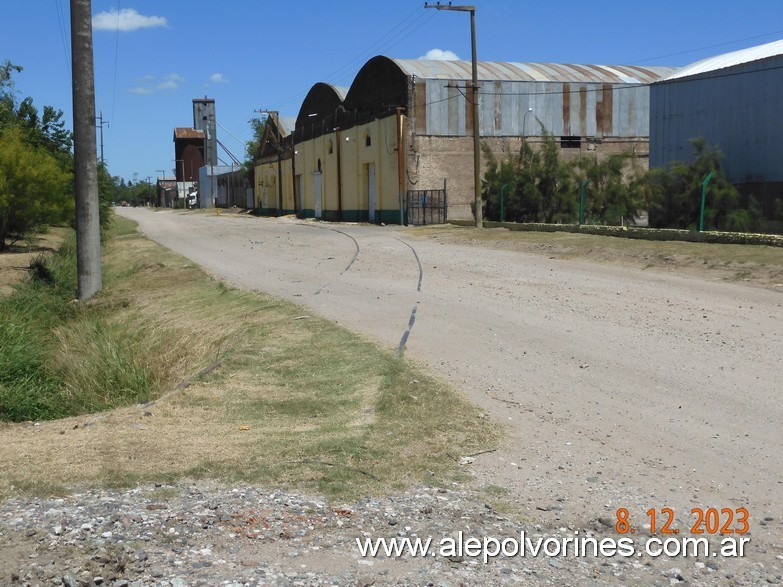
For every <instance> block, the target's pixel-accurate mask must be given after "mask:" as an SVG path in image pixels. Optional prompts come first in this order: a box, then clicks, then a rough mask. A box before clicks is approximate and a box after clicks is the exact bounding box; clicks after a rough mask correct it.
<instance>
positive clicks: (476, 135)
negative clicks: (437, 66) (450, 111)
mask: <svg viewBox="0 0 783 587" xmlns="http://www.w3.org/2000/svg"><path fill="white" fill-rule="evenodd" d="M424 8H434V9H436V10H455V11H457V12H470V52H471V64H472V78H473V79H472V86H473V87H472V91H471V96H470V100H471V101H472V102H473V196H474V200H475V202H474V206H475V208H476V213H475V217H476V228H483V226H484V210H483V209H482V204H481V139H480V129H479V103H478V90H479V88H478V63H477V61H476V7H475V6H452V5H451V2H449V3H448V4H441V3H440V2H438V3H437V4H427V3H425V4H424Z"/></svg>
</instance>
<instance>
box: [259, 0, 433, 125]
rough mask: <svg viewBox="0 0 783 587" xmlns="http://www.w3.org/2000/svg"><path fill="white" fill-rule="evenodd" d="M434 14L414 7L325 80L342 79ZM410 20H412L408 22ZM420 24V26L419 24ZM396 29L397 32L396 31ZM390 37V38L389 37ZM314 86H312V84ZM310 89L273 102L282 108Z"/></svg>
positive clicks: (300, 98)
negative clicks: (356, 66) (359, 64)
mask: <svg viewBox="0 0 783 587" xmlns="http://www.w3.org/2000/svg"><path fill="white" fill-rule="evenodd" d="M433 17H434V15H433V14H430V15H428V14H427V13H426V12H420V7H417V8H416V9H414V10H413V11H412V12H411V13H410V14H408V16H406V17H405V18H404V19H402V20H401V21H400V22H399V23H397V24H396V25H395V26H394V27H392V28H391V29H390V30H389V32H387V33H386V34H384V35H382V36H381V37H380V38H379V39H378V40H377V41H375V42H374V43H372V44H371V45H370V46H369V47H368V48H367V49H364V50H363V51H361V52H359V53H358V54H357V55H356V56H355V57H353V58H352V59H351V60H349V61H348V62H347V63H346V64H345V65H343V66H341V67H339V68H337V69H336V70H334V71H333V72H332V73H330V74H328V75H326V76H324V78H322V79H324V80H326V82H327V83H332V84H334V83H335V80H341V79H344V76H343V75H341V74H343V73H345V72H347V71H350V70H351V69H352V68H354V67H355V65H356V64H357V63H358V62H360V61H361V60H362V59H363V57H364V56H366V55H368V54H370V53H371V52H374V51H375V49H376V48H377V49H378V50H381V49H382V48H391V47H394V46H396V45H398V44H399V43H400V42H402V41H403V40H404V39H406V38H407V37H409V36H410V35H411V34H412V33H413V32H415V31H416V30H418V29H419V28H421V27H422V26H423V25H424V24H426V22H427V21H429V20H430V19H431V18H433ZM411 19H412V20H411ZM422 19H424V22H421V23H420V24H419V21H421V20H422ZM408 21H410V22H408ZM417 25H418V26H417ZM395 31H396V32H395ZM387 37H388V39H387ZM311 87H312V86H311ZM309 91H310V88H307V89H306V90H304V91H300V92H297V93H295V94H293V95H291V96H288V97H286V98H283V99H282V100H280V101H278V102H275V103H274V104H272V105H273V106H275V107H277V108H278V109H280V108H281V107H282V106H285V105H287V104H290V103H294V102H297V101H301V100H302V99H303V98H304V97H305V96H306V95H307V93H308V92H309Z"/></svg>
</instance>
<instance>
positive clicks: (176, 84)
mask: <svg viewBox="0 0 783 587" xmlns="http://www.w3.org/2000/svg"><path fill="white" fill-rule="evenodd" d="M141 81H142V84H141V85H139V86H136V87H135V88H131V89H130V90H129V91H130V92H131V93H132V94H152V93H154V92H165V91H170V90H178V89H179V88H180V86H181V85H182V83H183V82H184V81H185V78H184V77H182V76H181V75H179V74H178V73H170V74H169V75H167V76H166V77H164V78H162V79H158V78H156V77H153V76H151V75H147V76H145V77H144V78H143V79H142V80H141Z"/></svg>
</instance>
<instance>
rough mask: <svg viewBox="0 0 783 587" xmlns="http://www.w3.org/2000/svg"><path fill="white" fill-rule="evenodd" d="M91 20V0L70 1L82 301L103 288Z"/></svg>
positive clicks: (77, 253) (78, 283)
mask: <svg viewBox="0 0 783 587" xmlns="http://www.w3.org/2000/svg"><path fill="white" fill-rule="evenodd" d="M91 19H92V6H91V2H90V0H71V47H72V50H71V62H72V69H73V154H74V176H75V191H76V274H77V289H76V297H77V298H78V299H79V300H82V301H83V300H88V299H90V298H91V297H92V296H93V295H95V294H96V293H97V292H99V291H100V290H101V288H102V287H103V271H102V267H101V223H100V215H99V211H98V162H97V146H96V144H95V77H94V69H93V49H92V20H91Z"/></svg>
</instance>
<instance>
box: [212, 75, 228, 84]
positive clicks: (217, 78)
mask: <svg viewBox="0 0 783 587" xmlns="http://www.w3.org/2000/svg"><path fill="white" fill-rule="evenodd" d="M209 81H211V82H212V83H215V84H227V83H228V80H227V79H226V77H225V76H224V75H223V74H222V73H213V74H212V75H211V76H209Z"/></svg>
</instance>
